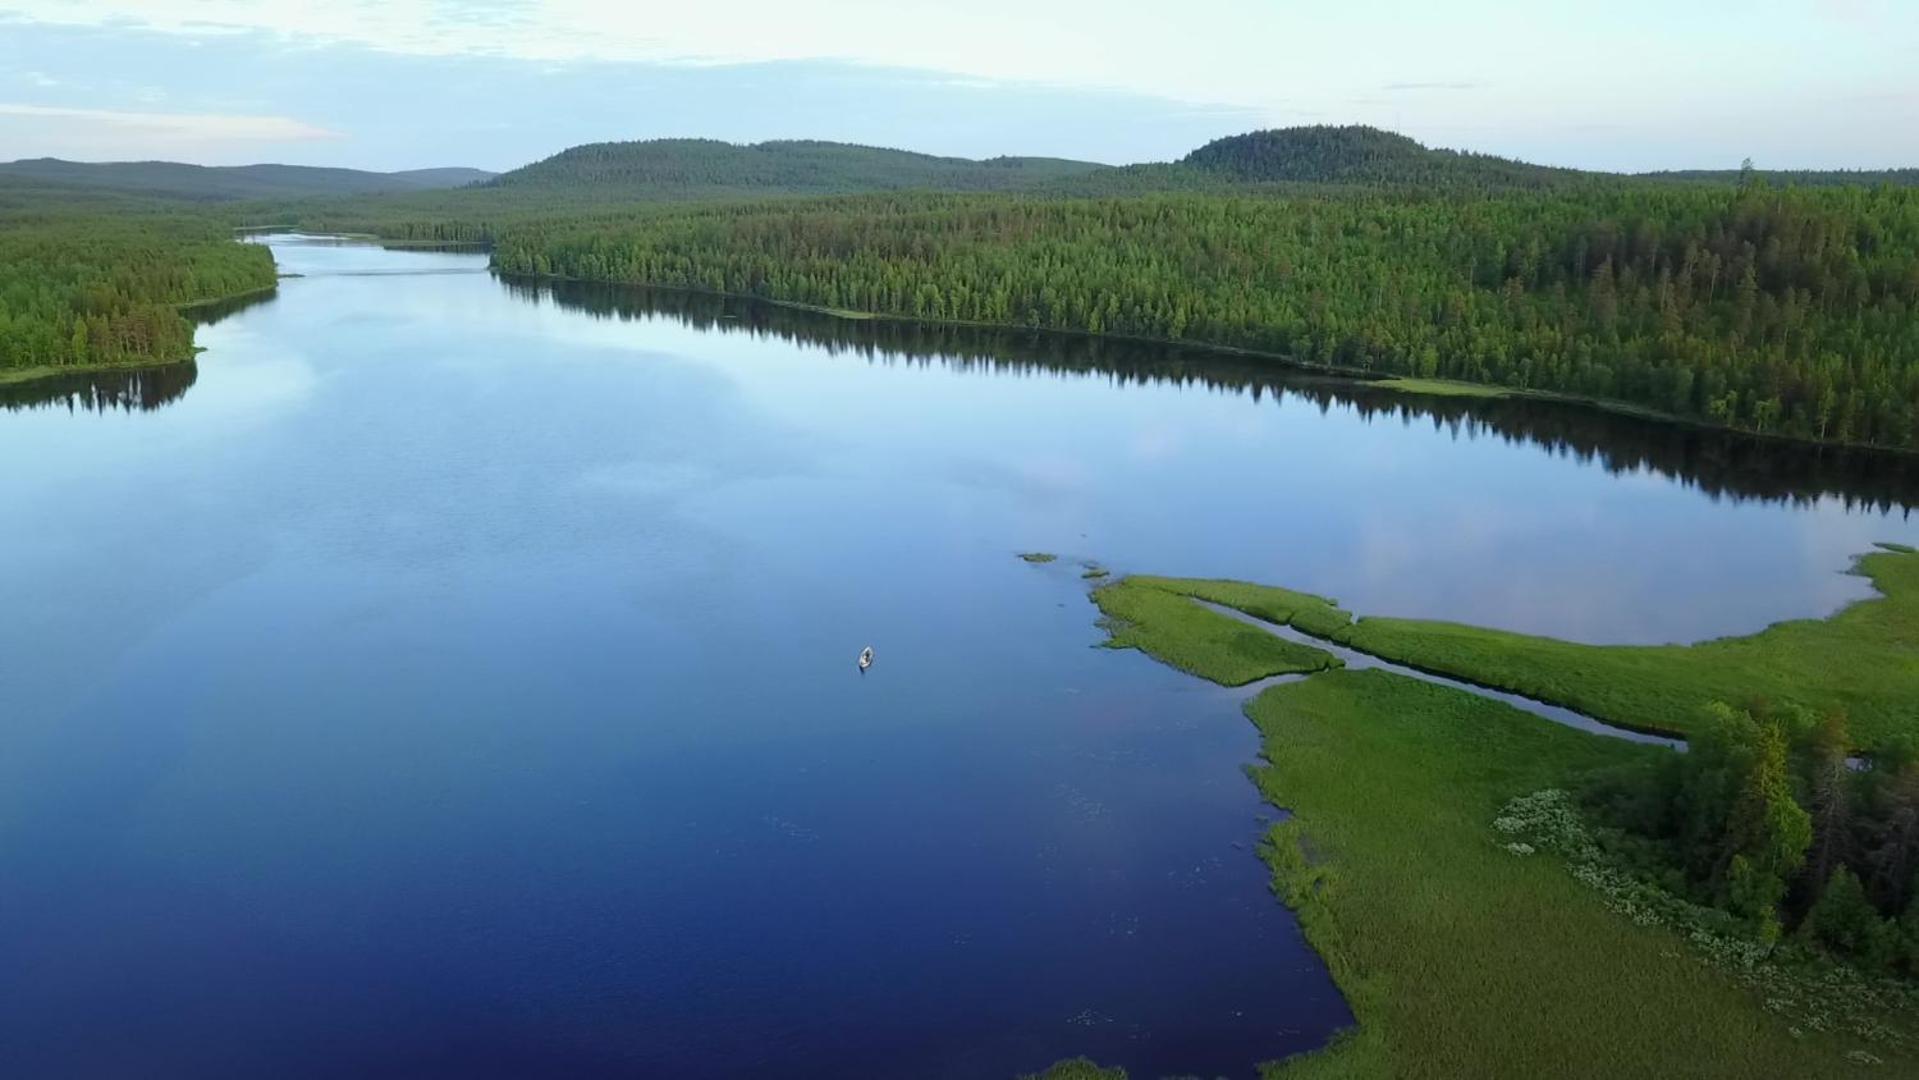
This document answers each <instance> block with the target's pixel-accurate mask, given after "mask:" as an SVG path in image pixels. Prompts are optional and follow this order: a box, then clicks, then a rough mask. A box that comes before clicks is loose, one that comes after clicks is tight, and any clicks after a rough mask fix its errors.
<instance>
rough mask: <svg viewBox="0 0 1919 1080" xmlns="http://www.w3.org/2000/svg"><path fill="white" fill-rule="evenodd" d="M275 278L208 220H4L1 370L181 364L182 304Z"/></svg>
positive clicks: (260, 251) (186, 326)
mask: <svg viewBox="0 0 1919 1080" xmlns="http://www.w3.org/2000/svg"><path fill="white" fill-rule="evenodd" d="M274 281H275V272H274V266H273V256H272V253H271V252H269V251H268V250H267V249H266V248H264V247H261V246H258V245H250V244H237V243H234V242H233V240H232V236H231V233H230V232H229V231H228V230H227V229H225V228H224V227H222V226H221V225H219V224H218V223H216V222H213V221H211V220H206V219H201V218H195V217H172V216H138V215H134V214H130V213H121V214H112V215H108V214H92V213H83V212H56V213H34V214H28V213H19V214H16V215H15V216H11V217H4V218H0V371H5V370H8V369H22V368H70V367H81V366H101V365H117V364H153V363H168V362H172V361H177V360H183V359H186V358H188V357H190V356H191V355H192V354H193V325H192V323H191V322H190V321H189V320H188V319H187V318H186V316H184V315H183V314H182V313H181V311H180V309H179V305H181V304H185V303H189V302H192V301H198V300H208V299H214V298H218V297H224V296H231V295H234V294H238V293H243V292H248V291H253V290H258V289H266V288H271V287H272V286H273V284H274Z"/></svg>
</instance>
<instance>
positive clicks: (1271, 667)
mask: <svg viewBox="0 0 1919 1080" xmlns="http://www.w3.org/2000/svg"><path fill="white" fill-rule="evenodd" d="M1141 580H1142V579H1138V578H1126V579H1124V580H1122V581H1116V582H1114V583H1112V584H1110V585H1103V586H1101V587H1099V588H1098V589H1095V590H1094V591H1093V601H1094V603H1096V604H1098V605H1099V609H1100V611H1101V612H1102V613H1103V614H1104V615H1105V619H1104V620H1103V625H1104V626H1105V628H1106V631H1107V633H1108V635H1109V639H1108V641H1107V645H1108V646H1110V647H1112V648H1115V649H1129V648H1130V649H1139V650H1140V651H1142V652H1145V653H1146V654H1148V655H1149V656H1152V657H1154V658H1156V659H1158V660H1161V661H1164V662H1165V663H1167V664H1170V665H1172V666H1173V667H1176V668H1178V669H1180V670H1181V671H1184V672H1187V673H1188V674H1192V675H1198V676H1199V677H1201V678H1203V679H1210V680H1212V681H1213V682H1216V683H1220V684H1222V685H1225V686H1244V685H1245V684H1247V683H1250V682H1256V681H1258V680H1260V679H1265V678H1270V677H1271V676H1274V675H1294V674H1303V673H1306V672H1312V671H1323V670H1326V669H1327V668H1333V667H1338V666H1340V661H1339V660H1338V658H1336V657H1334V656H1333V655H1332V654H1331V653H1328V652H1325V651H1323V650H1321V649H1315V648H1313V647H1312V646H1310V645H1301V644H1299V643H1297V642H1292V641H1287V640H1285V639H1284V638H1280V637H1276V636H1274V635H1272V634H1269V633H1267V632H1266V631H1264V630H1261V629H1259V628H1258V627H1255V626H1247V625H1246V624H1245V623H1242V622H1240V621H1239V620H1237V619H1234V618H1231V617H1230V616H1226V615H1222V614H1220V613H1219V612H1217V611H1210V610H1208V609H1206V608H1204V607H1201V606H1200V605H1198V604H1196V603H1194V602H1193V601H1192V600H1191V599H1190V598H1188V597H1186V596H1182V595H1179V594H1177V593H1173V592H1168V591H1166V590H1164V589H1158V588H1153V587H1150V586H1148V585H1144V584H1141Z"/></svg>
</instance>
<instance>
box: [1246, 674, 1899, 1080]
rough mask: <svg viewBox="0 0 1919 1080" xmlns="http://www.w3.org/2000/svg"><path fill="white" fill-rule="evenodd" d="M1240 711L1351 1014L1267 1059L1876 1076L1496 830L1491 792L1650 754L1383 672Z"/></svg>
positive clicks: (1503, 795) (1274, 695)
mask: <svg viewBox="0 0 1919 1080" xmlns="http://www.w3.org/2000/svg"><path fill="white" fill-rule="evenodd" d="M1247 712H1248V714H1249V715H1250V716H1251V717H1252V719H1253V721H1254V723H1256V724H1257V725H1258V726H1259V729H1260V732H1261V734H1262V736H1263V737H1264V743H1265V756H1266V758H1267V759H1268V762H1269V763H1268V764H1267V765H1265V766H1263V767H1262V768H1260V769H1259V770H1258V771H1257V772H1256V774H1255V777H1256V780H1257V782H1258V784H1259V786H1260V790H1261V791H1262V793H1264V794H1265V795H1266V797H1267V798H1268V799H1270V800H1272V801H1273V802H1274V803H1275V804H1278V805H1282V806H1285V807H1287V808H1289V809H1290V810H1291V811H1292V813H1293V816H1292V817H1291V818H1290V819H1289V820H1287V821H1286V822H1284V823H1282V824H1281V825H1279V826H1277V827H1276V828H1275V829H1274V830H1273V834H1272V836H1271V843H1270V845H1269V847H1268V851H1267V857H1268V859H1269V861H1270V862H1271V863H1272V865H1273V869H1274V887H1275V889H1276V890H1277V891H1278V892H1279V893H1280V894H1281V895H1282V897H1283V898H1284V899H1285V900H1286V901H1287V903H1288V904H1289V905H1291V906H1292V907H1294V908H1295V910H1297V911H1298V913H1299V917H1300V922H1301V924H1302V926H1303V927H1304V929H1305V932H1306V935H1307V937H1308V939H1309V940H1310V941H1311V942H1312V944H1313V946H1314V948H1316V949H1317V950H1318V951H1319V953H1320V955H1321V956H1323V957H1324V958H1325V959H1326V962H1327V964H1328V966H1329V967H1330V969H1331V970H1332V973H1333V977H1334V978H1335V979H1336V980H1337V981H1338V983H1339V985H1340V988H1341V989H1342V990H1343V991H1344V992H1345V994H1346V997H1347V1000H1348V1001H1349V1002H1350V1004H1351V1005H1352V1008H1353V1012H1354V1015H1355V1016H1356V1017H1357V1018H1358V1021H1359V1023H1358V1026H1357V1028H1356V1029H1355V1030H1353V1031H1352V1032H1349V1033H1348V1034H1347V1036H1346V1037H1344V1038H1342V1039H1340V1040H1338V1041H1336V1042H1335V1043H1334V1044H1333V1045H1332V1046H1331V1047H1329V1048H1328V1049H1327V1050H1325V1051H1321V1052H1319V1053H1315V1054H1309V1055H1305V1056H1303V1057H1299V1058H1295V1059H1292V1060H1290V1061H1288V1062H1285V1063H1281V1064H1280V1065H1278V1066H1273V1067H1269V1068H1268V1075H1270V1076H1277V1077H1285V1078H1288V1080H1297V1078H1322V1077H1395V1078H1408V1080H1410V1078H1418V1077H1435V1078H1437V1077H1544V1076H1552V1077H1595V1078H1597V1077H1607V1078H1616V1077H1669V1076H1687V1077H1716V1076H1723V1077H1757V1076H1777V1077H1816V1076H1843V1075H1873V1073H1872V1072H1871V1071H1870V1070H1868V1069H1866V1068H1865V1067H1863V1066H1860V1065H1857V1064H1855V1063H1854V1062H1852V1061H1850V1060H1848V1059H1847V1057H1846V1054H1847V1053H1849V1052H1851V1051H1854V1050H1859V1049H1864V1048H1866V1044H1864V1043H1863V1042H1859V1041H1857V1040H1850V1041H1849V1040H1846V1039H1842V1038H1839V1037H1836V1036H1826V1035H1815V1034H1805V1035H1801V1036H1795V1035H1794V1034H1793V1033H1792V1031H1791V1029H1790V1027H1789V1025H1788V1024H1787V1023H1786V1022H1785V1021H1783V1020H1782V1019H1780V1018H1778V1017H1775V1016H1771V1015H1769V1014H1768V1013H1767V1012H1766V1011H1765V1010H1764V1008H1763V1007H1762V1003H1761V1002H1760V1000H1759V999H1758V997H1757V996H1756V995H1754V994H1752V993H1751V992H1749V991H1747V990H1746V989H1744V988H1743V987H1741V986H1740V985H1739V984H1738V983H1737V982H1735V981H1734V980H1733V979H1732V978H1731V977H1729V976H1728V975H1727V974H1725V973H1724V972H1722V971H1720V970H1718V969H1716V968H1714V967H1712V966H1710V965H1709V964H1708V963H1707V962H1706V961H1705V960H1704V959H1702V958H1701V957H1700V956H1699V955H1698V954H1696V953H1695V952H1693V951H1692V950H1691V949H1689V948H1688V947H1687V946H1686V944H1685V943H1684V941H1683V940H1682V939H1681V938H1680V937H1679V936H1678V935H1677V934H1674V933H1673V932H1671V931H1669V930H1665V929H1663V928H1659V927H1650V926H1640V925H1637V924H1635V923H1634V922H1632V921H1631V920H1630V919H1627V918H1625V917H1623V916H1621V915H1619V914H1616V913H1614V912H1613V911H1611V910H1609V909H1607V907H1606V906H1605V904H1604V902H1603V901H1602V899H1601V897H1600V895H1599V894H1598V893H1596V892H1594V891H1592V890H1590V889H1588V888H1586V887H1585V886H1584V885H1582V884H1580V883H1579V882H1578V881H1577V880H1575V879H1574V878H1573V877H1572V876H1571V875H1570V874H1569V873H1567V871H1566V868H1565V866H1564V864H1563V863H1562V862H1560V861H1559V860H1557V859H1556V858H1552V857H1537V856H1536V857H1532V858H1520V857H1517V856H1515V855H1512V854H1510V853H1508V852H1507V851H1505V850H1504V849H1503V848H1502V847H1500V846H1499V844H1498V843H1497V842H1496V840H1495V837H1494V834H1493V833H1492V830H1491V829H1490V825H1489V823H1490V822H1491V820H1492V818H1493V817H1494V816H1496V815H1497V813H1498V812H1499V810H1500V808H1501V807H1502V806H1503V805H1504V804H1505V803H1506V801H1507V800H1508V799H1510V798H1512V797H1514V796H1516V795H1521V794H1525V793H1528V792H1531V791H1534V790H1537V789H1539V788H1543V787H1548V786H1554V785H1563V784H1565V783H1567V782H1569V780H1570V779H1574V778H1576V777H1577V776H1579V775H1580V774H1581V773H1583V772H1585V771H1588V770H1591V769H1594V768H1598V767H1603V766H1606V765H1608V764H1613V763H1617V762H1620V761H1624V760H1629V759H1630V758H1632V757H1634V756H1644V755H1650V754H1658V753H1665V752H1666V751H1662V750H1658V749H1654V748H1648V747H1644V746H1639V745H1636V744H1630V743H1625V742H1622V741H1619V740H1612V739H1606V738H1603V737H1600V736H1595V735H1588V734H1585V733H1583V732H1579V731H1574V730H1571V729H1567V728H1562V727H1559V726H1556V725H1553V724H1549V723H1546V722H1543V721H1541V720H1539V719H1538V718H1536V717H1533V716H1531V715H1529V714H1527V713H1524V712H1521V711H1519V710H1517V709H1514V708H1512V707H1510V706H1507V705H1504V704H1501V703H1499V702H1495V701H1491V700H1489V699H1485V698H1479V697H1475V696H1473V695H1471V694H1468V693H1464V692H1462V691H1458V690H1453V689H1450V688H1447V687H1442V686H1435V685H1432V684H1429V683H1424V682H1420V681H1418V680H1414V679H1409V678H1405V677H1402V676H1396V675H1392V674H1389V673H1386V672H1382V671H1336V672H1331V673H1328V674H1324V675H1318V676H1315V677H1313V678H1311V679H1307V680H1305V681H1303V682H1299V683H1293V684H1289V685H1285V686H1279V687H1274V688H1272V689H1269V690H1267V691H1266V692H1264V693H1263V694H1261V695H1260V696H1259V697H1258V698H1256V699H1255V700H1254V701H1253V702H1251V703H1250V704H1249V705H1248V707H1247ZM1879 1073H1880V1074H1881V1075H1883V1074H1885V1073H1886V1070H1884V1069H1881V1070H1879Z"/></svg>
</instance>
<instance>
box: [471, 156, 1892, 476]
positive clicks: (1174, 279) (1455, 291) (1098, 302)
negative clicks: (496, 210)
mask: <svg viewBox="0 0 1919 1080" xmlns="http://www.w3.org/2000/svg"><path fill="white" fill-rule="evenodd" d="M494 257H495V265H496V266H497V267H498V268H499V269H500V270H502V271H504V272H507V273H520V274H540V275H556V276H562V277H572V278H581V279H588V280H602V281H622V282H635V283H646V284H656V285H668V286H675V287H691V288H699V289H710V290H715V291H722V292H730V293H738V294H744V295H752V296H759V297H764V298H769V299H776V300H781V301H788V302H795V303H801V304H808V305H815V306H819V307H824V308H832V309H848V310H857V311H866V312H878V313H883V314H889V315H897V316H903V317H910V318H917V319H926V320H952V321H964V322H980V323H993V324H1004V325H1015V326H1030V327H1046V328H1053V329H1063V330H1075V331H1085V332H1090V333H1096V334H1119V335H1132V336H1141V337H1150V338H1162V339H1167V340H1175V341H1191V342H1204V343H1209V344H1216V345H1225V346H1233V347H1239V348H1245V349H1250V350H1256V351H1260V352H1270V353H1275V354H1280V355H1283V356H1285V357H1288V358H1291V359H1293V360H1296V361H1299V362H1302V363H1307V364H1313V365H1324V366H1329V367H1337V368H1344V369H1352V370H1357V371H1364V372H1382V373H1393V374H1400V375H1408V376H1415V377H1422V378H1448V379H1458V380H1464V381H1468V382H1476V383H1486V384H1493V385H1498V386H1505V387H1513V388H1519V389H1525V390H1536V391H1549V392H1554V393H1559V394H1566V395H1573V396H1579V397H1591V398H1600V399H1606V400H1611V401H1616V402H1624V403H1629V404H1632V405H1637V406H1641V407H1645V408H1647V409H1651V410H1655V411H1658V412H1661V413H1670V414H1675V415H1678V416H1682V417H1689V418H1694V419H1698V420H1702V421H1709V422H1713V423H1719V424H1724V425H1727V426H1731V427H1736V428H1741V429H1745V430H1750V431H1757V432H1763V433H1774V434H1784V435H1790V436H1795V437H1799V438H1804V439H1813V440H1823V441H1831V442H1844V443H1858V444H1868V445H1875V446H1886V447H1899V448H1908V449H1911V448H1919V334H1915V333H1914V332H1913V327H1914V326H1915V325H1919V191H1913V190H1910V189H1890V188H1877V189H1857V188H1829V189H1818V190H1799V189H1772V188H1769V187H1766V186H1764V185H1763V184H1753V185H1748V186H1746V187H1744V188H1738V189H1734V188H1707V187H1693V186H1689V185H1658V184H1639V185H1608V186H1604V187H1597V188H1584V189H1580V190H1578V191H1563V192H1562V191H1555V192H1544V193H1511V194H1502V195H1495V196H1483V197H1481V196H1474V197H1467V196H1459V197H1430V198H1421V199H1411V198H1404V197H1399V196H1397V195H1387V194H1381V193H1371V194H1368V193H1350V194H1344V195H1322V196H1310V197H1294V198H1284V199H1275V198H1254V197H1243V196H1229V195H1211V194H1171V195H1158V196H1150V197H1140V198H1128V199H1040V198H1032V197H1015V196H997V197H996V196H962V195H895V196H867V197H855V198H842V199H822V200H812V201H807V202H803V203H795V202H788V203H761V204H757V205H748V206H740V205H729V206H721V207H703V208H697V209H685V210H678V211H673V212H658V211H655V212H650V213H647V214H644V215H640V216H636V217H633V218H631V219H630V220H624V221H622V220H617V219H610V218H606V217H601V218H600V219H598V220H596V221H593V222H581V223H573V224H566V223H523V224H520V225H517V226H514V227H511V228H508V229H506V230H505V231H504V232H503V233H502V234H501V235H500V236H499V237H498V242H497V246H496V250H495V256H494Z"/></svg>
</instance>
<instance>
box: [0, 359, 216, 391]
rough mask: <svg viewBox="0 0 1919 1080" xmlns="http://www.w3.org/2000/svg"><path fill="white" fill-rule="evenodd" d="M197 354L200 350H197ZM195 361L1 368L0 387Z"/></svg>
mask: <svg viewBox="0 0 1919 1080" xmlns="http://www.w3.org/2000/svg"><path fill="white" fill-rule="evenodd" d="M195 351H196V352H197V351H198V350H195ZM191 359H193V353H188V354H187V355H185V356H181V357H176V358H173V359H169V360H141V361H139V362H137V363H132V364H52V365H45V366H41V367H24V368H0V386H7V385H10V384H12V383H25V382H35V381H37V380H40V379H54V378H59V377H60V376H62V375H97V374H100V373H102V372H109V371H145V370H149V369H152V368H156V367H167V366H169V365H172V364H184V363H186V362H187V361H189V360H191Z"/></svg>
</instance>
